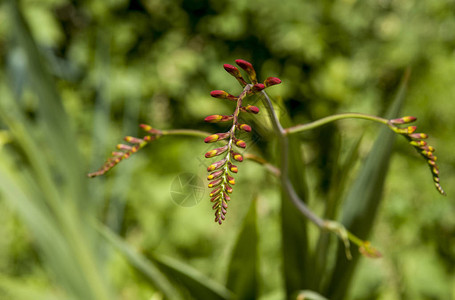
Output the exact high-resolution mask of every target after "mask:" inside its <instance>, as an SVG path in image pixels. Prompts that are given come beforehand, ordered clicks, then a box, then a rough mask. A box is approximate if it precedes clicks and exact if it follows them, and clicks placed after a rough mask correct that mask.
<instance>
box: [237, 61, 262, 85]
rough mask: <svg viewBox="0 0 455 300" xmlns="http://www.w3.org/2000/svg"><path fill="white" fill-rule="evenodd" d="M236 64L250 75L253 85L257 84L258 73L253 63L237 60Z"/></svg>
mask: <svg viewBox="0 0 455 300" xmlns="http://www.w3.org/2000/svg"><path fill="white" fill-rule="evenodd" d="M235 63H236V64H237V65H238V66H239V67H240V68H242V69H244V70H245V71H246V72H247V73H248V76H249V77H250V79H251V82H252V83H257V79H256V71H255V70H254V68H253V65H252V64H251V63H249V62H247V61H246V60H243V59H237V60H236V61H235Z"/></svg>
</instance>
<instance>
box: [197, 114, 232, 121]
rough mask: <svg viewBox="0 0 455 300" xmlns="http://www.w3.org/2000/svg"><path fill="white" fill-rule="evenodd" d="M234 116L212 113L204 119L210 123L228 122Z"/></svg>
mask: <svg viewBox="0 0 455 300" xmlns="http://www.w3.org/2000/svg"><path fill="white" fill-rule="evenodd" d="M233 118H234V116H232V115H231V116H224V115H211V116H208V117H206V118H205V119H204V121H206V122H208V123H218V122H228V121H230V120H232V119H233Z"/></svg>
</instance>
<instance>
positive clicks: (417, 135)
mask: <svg viewBox="0 0 455 300" xmlns="http://www.w3.org/2000/svg"><path fill="white" fill-rule="evenodd" d="M409 137H410V138H413V139H426V138H428V134H426V133H411V134H410V135H409Z"/></svg>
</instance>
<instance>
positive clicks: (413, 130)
mask: <svg viewBox="0 0 455 300" xmlns="http://www.w3.org/2000/svg"><path fill="white" fill-rule="evenodd" d="M406 129H407V130H408V134H411V133H414V132H415V131H416V129H417V126H408V128H406Z"/></svg>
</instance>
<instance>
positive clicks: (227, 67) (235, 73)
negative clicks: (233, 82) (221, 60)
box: [223, 64, 247, 86]
mask: <svg viewBox="0 0 455 300" xmlns="http://www.w3.org/2000/svg"><path fill="white" fill-rule="evenodd" d="M223 67H224V69H225V70H226V72H228V73H229V74H231V75H232V76H234V77H235V79H237V81H238V82H239V83H240V84H241V85H242V86H245V85H246V84H247V83H246V81H245V80H244V79H243V77H242V74H241V73H240V71H239V69H237V68H236V67H234V66H233V65H229V64H225V65H223Z"/></svg>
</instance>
